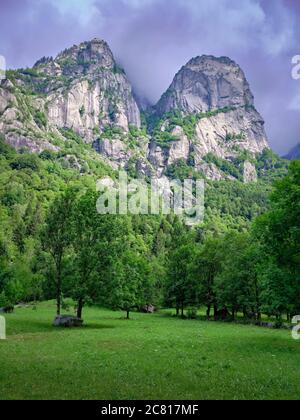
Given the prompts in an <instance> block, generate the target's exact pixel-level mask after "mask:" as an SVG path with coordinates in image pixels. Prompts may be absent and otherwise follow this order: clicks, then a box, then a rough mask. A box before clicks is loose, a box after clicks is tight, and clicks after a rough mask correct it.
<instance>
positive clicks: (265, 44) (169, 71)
mask: <svg viewBox="0 0 300 420" xmlns="http://www.w3.org/2000/svg"><path fill="white" fill-rule="evenodd" d="M299 22H300V0H1V2H0V55H4V56H5V57H6V60H7V66H8V67H9V68H17V67H26V66H32V65H33V63H34V62H35V61H37V60H38V59H39V58H40V57H42V56H45V55H46V56H50V55H52V56H55V55H56V54H57V53H58V52H60V51H61V50H63V49H64V48H66V47H69V46H71V45H73V44H76V43H79V42H82V41H86V40H89V39H91V38H94V37H98V38H103V39H105V40H106V41H107V42H108V43H109V44H110V46H111V49H112V51H113V53H114V54H115V57H116V59H117V60H118V61H119V63H120V64H121V65H122V66H123V67H124V68H125V70H126V72H127V74H128V76H129V78H130V80H131V82H132V83H133V86H134V88H135V90H136V91H137V92H138V93H139V94H140V95H143V96H145V97H146V98H148V99H149V100H150V101H151V102H153V103H154V102H156V101H157V100H158V98H159V97H160V96H161V94H162V93H163V92H164V91H165V90H166V89H167V87H168V86H169V84H170V83H171V81H172V79H173V77H174V75H175V73H176V72H177V71H178V70H179V69H180V67H181V66H182V65H183V64H185V63H186V62H187V61H188V60H189V59H190V58H191V57H194V56H197V55H202V54H213V55H217V56H220V55H226V56H229V57H230V58H232V59H234V60H235V61H236V62H237V63H238V64H240V65H241V67H242V68H243V70H244V71H245V73H246V76H247V79H248V81H249V83H250V85H251V88H252V91H253V93H254V96H255V103H256V107H257V109H258V110H259V111H260V112H261V114H262V116H263V117H264V119H265V121H266V130H267V134H268V137H269V140H270V144H271V146H272V147H273V149H274V150H275V151H276V152H278V153H280V154H283V153H285V152H286V151H287V150H288V149H289V148H290V147H291V146H293V145H295V144H296V143H298V142H300V118H299V117H300V79H299V80H293V79H292V77H291V70H292V64H291V60H292V57H293V56H294V55H300V23H299Z"/></svg>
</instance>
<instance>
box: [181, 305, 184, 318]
mask: <svg viewBox="0 0 300 420" xmlns="http://www.w3.org/2000/svg"><path fill="white" fill-rule="evenodd" d="M181 318H184V304H183V302H182V303H181Z"/></svg>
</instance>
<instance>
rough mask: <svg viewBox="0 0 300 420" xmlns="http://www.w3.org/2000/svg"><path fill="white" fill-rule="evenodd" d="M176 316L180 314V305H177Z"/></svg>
mask: <svg viewBox="0 0 300 420" xmlns="http://www.w3.org/2000/svg"><path fill="white" fill-rule="evenodd" d="M176 316H179V306H176Z"/></svg>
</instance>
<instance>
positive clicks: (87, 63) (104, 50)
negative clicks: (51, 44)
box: [34, 38, 116, 76]
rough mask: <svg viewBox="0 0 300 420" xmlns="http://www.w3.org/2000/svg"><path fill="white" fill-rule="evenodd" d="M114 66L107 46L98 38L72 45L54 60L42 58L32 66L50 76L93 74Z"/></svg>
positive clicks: (112, 57)
mask: <svg viewBox="0 0 300 420" xmlns="http://www.w3.org/2000/svg"><path fill="white" fill-rule="evenodd" d="M115 66H116V63H115V60H114V56H113V53H112V51H111V49H110V47H109V45H108V44H107V42H106V41H104V40H101V39H98V38H94V39H92V40H90V41H85V42H82V43H80V44H79V45H73V46H72V47H71V48H67V49H65V50H64V51H62V52H61V53H59V54H58V55H57V56H56V58H54V59H53V58H52V57H50V58H45V57H44V58H42V59H41V60H39V61H37V63H36V64H35V65H34V67H35V68H38V69H39V71H41V72H43V73H46V74H48V75H52V76H55V75H58V76H60V75H65V76H73V75H80V74H86V73H94V72H95V71H96V72H97V69H98V70H99V69H113V68H114V67H115Z"/></svg>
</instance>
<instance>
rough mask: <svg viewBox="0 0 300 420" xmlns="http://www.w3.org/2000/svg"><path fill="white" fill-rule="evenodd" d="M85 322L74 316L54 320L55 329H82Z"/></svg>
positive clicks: (62, 316)
mask: <svg viewBox="0 0 300 420" xmlns="http://www.w3.org/2000/svg"><path fill="white" fill-rule="evenodd" d="M82 324H83V320H82V319H80V318H77V317H76V316H72V315H58V316H56V317H55V318H54V322H53V325H54V326H55V327H81V326H82Z"/></svg>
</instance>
